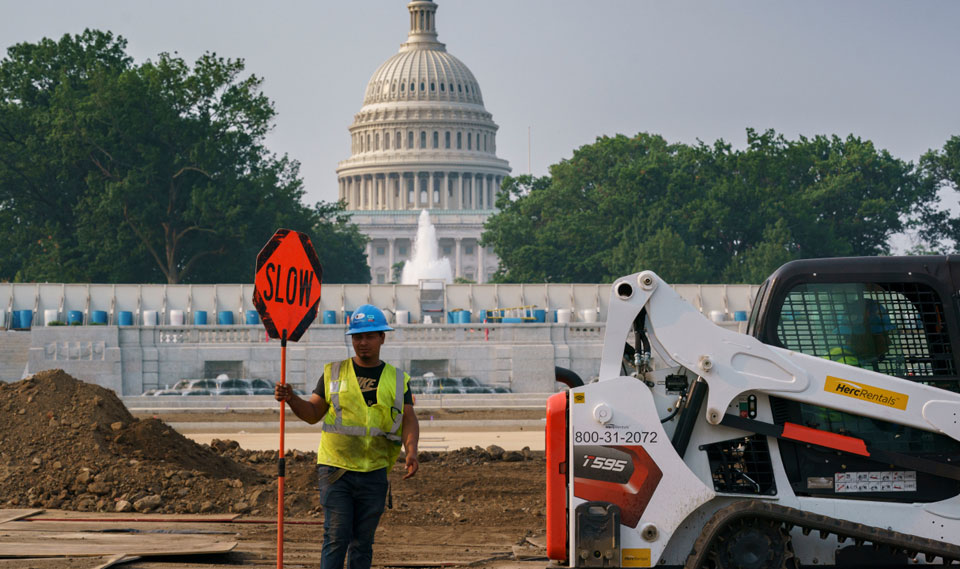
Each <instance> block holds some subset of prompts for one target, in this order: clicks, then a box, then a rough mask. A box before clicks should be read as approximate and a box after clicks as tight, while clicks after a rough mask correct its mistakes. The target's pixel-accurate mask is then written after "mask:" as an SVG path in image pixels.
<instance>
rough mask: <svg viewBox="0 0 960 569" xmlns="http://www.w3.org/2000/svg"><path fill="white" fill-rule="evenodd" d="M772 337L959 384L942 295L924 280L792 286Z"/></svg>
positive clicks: (815, 352)
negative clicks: (774, 334) (923, 281)
mask: <svg viewBox="0 0 960 569" xmlns="http://www.w3.org/2000/svg"><path fill="white" fill-rule="evenodd" d="M777 337H778V339H779V341H780V343H781V345H783V347H785V348H788V349H791V350H796V351H799V352H803V353H805V354H809V355H812V356H818V357H824V358H829V359H832V360H835V361H839V362H842V363H846V364H849V365H855V366H858V367H862V368H865V369H870V370H873V371H878V372H880V373H885V374H887V375H895V376H899V377H903V378H907V379H912V380H914V381H920V382H922V383H927V384H932V385H936V386H937V387H941V388H943V389H949V390H951V391H960V389H958V384H957V381H956V380H957V377H956V374H957V372H956V369H955V366H954V360H953V354H952V350H951V348H950V339H949V334H948V330H947V324H946V321H945V319H944V308H943V303H942V302H941V300H940V298H939V297H938V295H937V293H936V291H934V290H933V289H931V288H930V287H929V286H927V285H925V284H923V283H870V284H864V283H845V284H835V283H828V284H804V285H800V286H797V287H796V288H794V289H792V290H791V291H790V292H789V293H788V294H787V296H786V298H785V299H784V303H783V308H782V310H781V313H780V318H779V321H778V324H777Z"/></svg>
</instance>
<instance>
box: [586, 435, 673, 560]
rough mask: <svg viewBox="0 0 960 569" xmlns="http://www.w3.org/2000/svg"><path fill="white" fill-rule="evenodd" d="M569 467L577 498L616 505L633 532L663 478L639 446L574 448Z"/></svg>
mask: <svg viewBox="0 0 960 569" xmlns="http://www.w3.org/2000/svg"><path fill="white" fill-rule="evenodd" d="M570 463H571V466H572V468H571V470H572V471H573V472H572V473H573V495H574V497H576V498H580V499H581V500H586V501H588V502H607V503H610V504H614V505H616V506H617V507H619V508H620V523H621V524H623V525H625V526H627V527H631V528H635V527H637V524H638V523H639V522H640V517H641V516H642V515H643V512H644V510H646V508H647V504H649V503H650V499H651V498H652V497H653V493H654V492H655V491H656V489H657V486H658V485H659V484H660V480H661V479H662V478H663V471H662V470H660V467H658V466H657V463H656V462H655V461H654V460H653V458H651V457H650V455H649V454H648V453H647V451H646V450H644V448H643V447H642V446H636V445H617V446H602V445H580V444H578V445H574V447H573V454H572V455H571V456H570ZM623 551H626V550H623ZM624 559H625V558H624ZM624 567H649V565H624Z"/></svg>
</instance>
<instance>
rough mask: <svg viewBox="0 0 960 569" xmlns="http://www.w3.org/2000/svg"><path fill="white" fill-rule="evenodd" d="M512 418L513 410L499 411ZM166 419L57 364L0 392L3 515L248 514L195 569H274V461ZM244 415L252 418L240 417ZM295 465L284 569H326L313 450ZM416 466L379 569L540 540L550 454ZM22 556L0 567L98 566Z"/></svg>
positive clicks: (481, 555)
mask: <svg viewBox="0 0 960 569" xmlns="http://www.w3.org/2000/svg"><path fill="white" fill-rule="evenodd" d="M505 412H509V413H508V415H512V414H515V413H517V411H515V410H501V411H499V412H498V413H505ZM472 413H473V412H471V415H472ZM523 413H527V412H523ZM435 416H436V415H435ZM464 416H465V415H464ZM497 416H498V417H502V416H504V415H497ZM540 416H541V417H542V415H540ZM274 418H275V417H274ZM444 418H451V417H449V416H447V417H444ZM469 418H475V417H474V416H471V417H469ZM509 418H519V417H513V416H510V417H509ZM522 418H529V417H527V416H523V417H522ZM171 419H172V418H171V417H167V416H164V417H162V419H161V418H153V417H150V418H136V417H134V416H132V415H131V414H130V413H129V411H127V409H126V408H125V407H124V406H123V404H122V403H121V402H120V401H119V399H118V398H117V397H116V396H115V394H114V393H113V392H112V391H109V390H106V389H103V388H101V387H99V386H95V385H91V384H86V383H83V382H80V381H77V380H75V379H73V378H72V377H70V376H69V375H67V374H65V373H64V372H62V371H60V370H53V371H47V372H42V373H39V374H37V375H35V376H33V377H31V378H28V379H25V380H22V381H20V382H17V383H12V384H2V385H0V507H6V508H28V507H29V508H44V509H49V510H67V511H75V512H90V513H94V512H129V513H130V514H131V515H138V514H151V513H166V514H198V513H203V514H215V513H222V514H227V513H233V514H240V518H239V519H240V520H246V521H253V520H262V521H263V523H262V524H258V523H240V524H231V525H230V528H232V529H231V530H230V531H234V530H235V531H237V532H238V533H239V542H240V545H239V547H238V548H237V550H235V551H234V552H231V553H230V554H227V555H224V556H216V557H218V559H209V560H206V561H203V562H202V564H199V565H196V566H197V567H206V568H208V569H211V568H215V567H221V566H224V567H228V566H237V565H243V566H252V567H253V566H262V567H270V566H275V561H270V560H275V547H276V526H275V525H274V524H273V520H275V519H276V512H277V479H276V470H277V467H276V460H275V454H276V453H275V452H270V451H249V450H245V449H243V448H241V447H240V446H239V444H238V443H236V442H235V441H228V440H218V441H214V442H213V443H212V444H211V445H200V444H197V443H195V442H193V441H192V440H190V439H187V438H185V437H183V436H182V435H180V434H179V433H177V432H176V431H174V430H173V429H171V428H170V427H169V426H167V424H166V423H165V422H164V420H171ZM194 420H195V415H194ZM232 420H234V421H235V420H237V418H236V417H234V418H232ZM243 420H249V419H247V417H246V416H245V414H244V418H243ZM287 457H288V459H287V473H286V474H287V475H286V479H285V485H286V492H285V508H284V510H285V518H286V519H287V520H292V521H297V522H298V523H296V524H291V525H288V526H287V528H288V529H287V538H286V539H285V542H286V543H287V545H286V546H285V547H286V550H287V552H288V553H287V555H285V557H286V558H287V560H288V563H287V564H286V566H288V567H318V566H319V565H318V564H319V559H318V555H319V549H320V543H321V536H322V526H320V525H319V524H320V523H321V522H322V519H323V512H322V509H321V508H320V506H319V503H318V496H317V493H316V491H315V474H314V464H315V461H316V456H315V454H314V453H304V452H299V451H292V452H288V453H287ZM420 460H421V470H420V472H419V473H418V475H417V476H416V477H414V478H412V479H410V480H406V481H401V480H400V475H401V474H402V469H400V468H398V469H396V470H395V471H394V472H393V473H392V474H391V482H392V489H393V490H392V494H393V509H391V510H388V511H387V512H386V513H385V514H384V517H383V520H382V522H381V525H380V528H379V530H378V534H377V536H378V537H377V546H376V550H375V564H377V565H378V566H388V565H389V564H390V563H392V562H395V563H416V562H422V563H424V565H429V564H432V563H436V562H441V561H443V562H447V561H449V562H451V563H454V564H466V563H470V562H481V564H483V563H488V564H489V563H493V564H496V563H498V562H500V561H497V560H498V559H500V560H502V559H509V558H510V552H511V551H512V548H513V546H516V545H522V544H523V543H524V542H525V540H527V539H533V540H534V541H536V540H538V539H542V535H543V533H544V529H543V528H544V517H543V516H544V498H543V488H544V480H545V461H544V457H543V453H542V452H531V451H503V450H502V449H499V448H497V447H493V446H491V447H488V448H480V447H475V448H464V449H460V450H457V451H450V452H422V453H421V455H420ZM33 523H34V524H36V523H39V522H33ZM483 560H486V561H483ZM16 561H17V562H18V563H20V565H8V564H6V563H8V562H3V561H0V569H6V568H7V567H36V568H37V569H66V568H67V567H69V568H71V569H78V568H84V569H85V568H87V567H91V568H92V567H96V566H97V565H96V564H93V563H90V562H89V561H90V560H89V559H88V560H49V561H36V562H34V561H30V562H25V561H24V560H16ZM185 563H187V561H186V560H183V559H181V560H172V561H171V560H167V561H165V562H160V561H156V560H154V561H150V560H146V561H144V560H140V561H134V562H130V563H126V564H124V565H123V566H124V567H133V568H137V569H144V568H153V567H193V566H194V565H189V564H185ZM191 563H193V561H191ZM198 563H200V562H199V561H198ZM211 563H212V564H211ZM541 565H542V563H541Z"/></svg>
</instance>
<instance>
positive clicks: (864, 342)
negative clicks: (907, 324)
mask: <svg viewBox="0 0 960 569" xmlns="http://www.w3.org/2000/svg"><path fill="white" fill-rule="evenodd" d="M896 328H897V327H896V326H895V325H894V324H893V323H892V322H891V321H890V316H889V314H887V310H886V309H885V308H884V307H883V305H882V304H880V303H879V302H877V301H876V300H873V299H872V298H866V299H863V300H862V302H861V303H859V304H853V305H851V307H850V308H849V310H848V311H847V312H845V313H843V314H841V315H840V323H839V324H838V326H837V327H836V328H835V329H834V330H833V333H834V334H835V335H836V337H837V338H839V339H840V340H841V342H840V345H838V346H834V347H833V348H831V349H830V351H829V356H827V357H828V358H829V359H831V360H833V361H835V362H840V363H844V364H847V365H852V366H857V367H867V366H868V365H872V364H875V363H876V362H877V361H879V360H880V359H881V358H883V356H884V354H886V352H887V348H889V346H890V336H889V334H890V332H891V331H893V330H896Z"/></svg>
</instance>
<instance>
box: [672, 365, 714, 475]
mask: <svg viewBox="0 0 960 569" xmlns="http://www.w3.org/2000/svg"><path fill="white" fill-rule="evenodd" d="M706 395H707V382H706V381H704V380H703V379H702V378H699V377H698V378H697V381H695V382H693V389H692V390H691V392H690V398H689V399H687V405H686V407H684V408H683V412H682V413H680V418H679V419H677V429H676V430H675V431H674V432H673V440H672V441H671V442H672V443H673V448H674V450H676V451H677V454H678V455H680V458H683V455H684V454H686V452H687V445H689V444H690V435H691V434H693V426H694V425H696V423H697V416H698V415H700V407H701V406H702V405H703V398H704V397H706Z"/></svg>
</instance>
